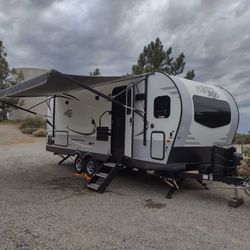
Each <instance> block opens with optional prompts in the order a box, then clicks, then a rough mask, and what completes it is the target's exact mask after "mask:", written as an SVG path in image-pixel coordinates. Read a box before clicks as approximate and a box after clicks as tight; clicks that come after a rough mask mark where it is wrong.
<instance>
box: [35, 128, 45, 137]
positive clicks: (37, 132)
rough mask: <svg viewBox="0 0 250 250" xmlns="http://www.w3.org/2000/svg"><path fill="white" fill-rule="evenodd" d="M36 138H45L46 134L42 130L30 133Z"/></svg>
mask: <svg viewBox="0 0 250 250" xmlns="http://www.w3.org/2000/svg"><path fill="white" fill-rule="evenodd" d="M32 134H33V135H34V136H36V137H45V136H46V134H47V132H46V130H45V129H44V128H39V129H38V130H36V131H35V132H33V133H32Z"/></svg>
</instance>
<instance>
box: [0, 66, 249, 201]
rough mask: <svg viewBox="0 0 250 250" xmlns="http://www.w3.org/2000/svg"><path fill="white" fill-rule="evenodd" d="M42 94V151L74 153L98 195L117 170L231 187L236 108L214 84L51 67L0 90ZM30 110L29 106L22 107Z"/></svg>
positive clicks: (238, 181)
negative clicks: (45, 127)
mask: <svg viewBox="0 0 250 250" xmlns="http://www.w3.org/2000/svg"><path fill="white" fill-rule="evenodd" d="M6 96H9V97H17V96H18V97H31V96H32V97H35V96H47V100H46V103H47V105H48V115H47V119H48V135H47V145H46V149H47V151H50V152H53V153H55V154H58V155H63V156H65V157H64V158H63V160H65V159H67V158H68V157H69V156H76V160H75V169H76V171H77V172H78V173H81V172H82V171H84V172H87V174H88V175H89V176H91V179H90V182H89V183H88V184H87V187H88V188H90V189H93V190H95V191H98V192H103V191H104V190H105V188H106V187H107V185H108V184H109V183H110V182H111V180H112V179H113V178H114V177H115V175H116V173H117V172H118V171H119V170H120V169H121V168H136V169H138V170H142V171H143V170H153V171H155V173H157V174H159V175H160V176H163V177H164V178H165V180H166V182H168V183H169V184H170V185H172V189H171V190H170V191H171V192H170V193H169V194H168V197H171V195H172V193H173V191H174V190H176V189H177V188H178V181H179V180H181V179H183V178H186V177H191V178H195V179H197V180H198V181H200V182H202V181H203V180H217V181H221V182H225V183H227V184H233V185H236V186H241V187H242V186H244V185H247V184H246V183H248V180H247V179H246V178H243V177H239V176H236V167H237V165H239V163H240V161H241V156H240V155H239V154H237V153H236V151H235V148H234V147H233V146H232V141H233V138H234V135H235V133H236V131H237V127H238V123H239V111H238V107H237V104H236V102H235V100H234V98H233V97H232V95H231V94H230V93H229V92H228V91H226V90H225V89H223V88H221V87H216V86H210V85H207V84H203V83H200V82H196V81H190V80H187V79H183V78H179V77H175V76H169V75H167V74H163V73H149V74H143V75H124V76H118V77H102V76H78V75H66V74H63V73H60V72H58V71H56V70H51V71H50V72H49V73H46V74H43V75H41V76H39V77H36V78H34V79H31V80H29V81H26V82H23V83H21V84H19V85H16V86H14V87H11V88H9V89H5V90H2V91H1V92H0V97H6ZM29 111H31V110H29Z"/></svg>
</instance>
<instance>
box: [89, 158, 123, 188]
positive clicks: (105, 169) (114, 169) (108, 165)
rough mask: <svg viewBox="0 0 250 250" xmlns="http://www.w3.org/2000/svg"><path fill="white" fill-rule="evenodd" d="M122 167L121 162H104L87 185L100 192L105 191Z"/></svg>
mask: <svg viewBox="0 0 250 250" xmlns="http://www.w3.org/2000/svg"><path fill="white" fill-rule="evenodd" d="M121 168H122V166H121V165H120V164H117V163H114V162H104V163H103V164H102V165H101V166H100V167H99V168H98V169H97V171H96V173H95V174H94V175H93V176H92V178H91V179H90V180H89V182H88V183H87V184H86V187H87V188H89V189H91V190H93V191H96V192H98V193H103V192H104V191H105V189H106V188H107V186H108V185H109V184H110V183H111V181H112V180H113V179H114V178H115V176H116V175H117V174H118V172H119V170H120V169H121Z"/></svg>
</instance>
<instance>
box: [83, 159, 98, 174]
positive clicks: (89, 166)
mask: <svg viewBox="0 0 250 250" xmlns="http://www.w3.org/2000/svg"><path fill="white" fill-rule="evenodd" d="M84 166H85V172H86V174H87V175H88V176H89V177H92V176H93V175H94V173H95V172H96V170H97V169H98V167H99V166H100V164H99V162H98V161H97V160H96V159H94V158H93V157H88V158H87V159H86V160H85V161H84Z"/></svg>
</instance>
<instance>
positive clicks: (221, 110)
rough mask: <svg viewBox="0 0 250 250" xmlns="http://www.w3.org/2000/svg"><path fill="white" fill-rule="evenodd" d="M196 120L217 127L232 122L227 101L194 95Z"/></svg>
mask: <svg viewBox="0 0 250 250" xmlns="http://www.w3.org/2000/svg"><path fill="white" fill-rule="evenodd" d="M193 101H194V120H195V121H196V122H198V123H200V124H202V125H204V126H206V127H209V128H217V127H222V126H225V125H227V124H229V123H230V121H231V111H230V107H229V104H228V103H227V102H226V101H221V100H217V99H212V98H207V97H203V96H193Z"/></svg>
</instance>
